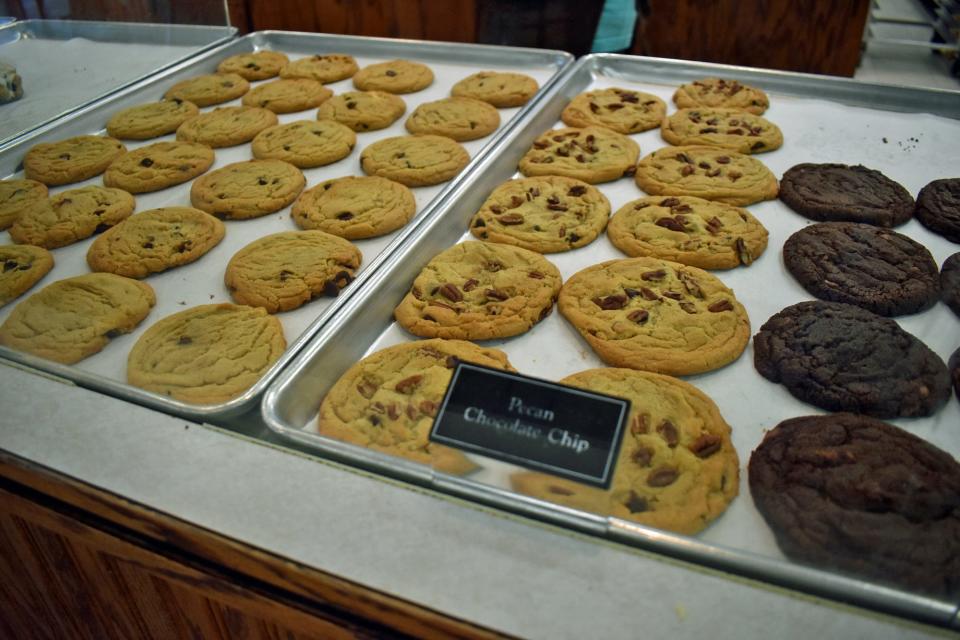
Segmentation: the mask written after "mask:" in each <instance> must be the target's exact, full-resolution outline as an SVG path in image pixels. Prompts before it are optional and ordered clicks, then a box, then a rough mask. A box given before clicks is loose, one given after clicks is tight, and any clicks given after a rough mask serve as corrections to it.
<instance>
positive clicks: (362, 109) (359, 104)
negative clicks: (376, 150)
mask: <svg viewBox="0 0 960 640" xmlns="http://www.w3.org/2000/svg"><path fill="white" fill-rule="evenodd" d="M406 110H407V103H406V102H404V101H403V98H401V97H399V96H395V95H393V94H392V93H387V92H386V91H347V92H345V93H341V94H338V95H335V96H333V97H332V98H330V99H329V100H327V101H326V102H324V103H323V104H322V105H320V108H319V109H318V110H317V119H318V120H336V121H337V122H339V123H340V124H345V125H347V126H348V127H350V128H351V129H353V130H354V131H376V130H378V129H385V128H387V127H389V126H390V125H391V124H393V123H394V122H396V121H397V120H398V119H399V118H400V116H402V115H403V114H404V112H405V111H406Z"/></svg>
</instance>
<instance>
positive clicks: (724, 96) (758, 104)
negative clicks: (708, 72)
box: [673, 78, 770, 116]
mask: <svg viewBox="0 0 960 640" xmlns="http://www.w3.org/2000/svg"><path fill="white" fill-rule="evenodd" d="M673 102H674V103H675V104H676V105H677V108H678V109H687V108H691V107H720V108H724V109H738V110H740V111H747V112H749V113H755V114H757V115H758V116H759V115H762V114H763V112H764V111H766V110H767V107H769V106H770V99H769V98H767V94H765V93H764V92H763V91H761V90H760V89H757V88H756V87H751V86H750V85H746V84H741V83H740V82H738V81H737V80H728V79H725V78H704V79H702V80H694V81H693V82H690V83H688V84H684V85H681V86H680V88H679V89H677V91H676V92H675V93H674V94H673Z"/></svg>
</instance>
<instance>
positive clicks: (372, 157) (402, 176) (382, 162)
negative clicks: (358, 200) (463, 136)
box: [360, 135, 470, 187]
mask: <svg viewBox="0 0 960 640" xmlns="http://www.w3.org/2000/svg"><path fill="white" fill-rule="evenodd" d="M469 162H470V154H469V153H467V150H466V149H464V148H463V147H462V146H460V145H459V144H458V143H456V142H455V141H453V140H451V139H450V138H447V137H444V136H432V135H423V136H397V137H395V138H384V139H383V140H378V141H377V142H374V143H373V144H371V145H370V146H368V147H367V148H365V149H364V150H363V151H362V152H361V153H360V166H361V167H362V168H363V171H364V173H366V174H367V175H373V176H380V177H381V178H387V179H388V180H393V181H395V182H399V183H400V184H404V185H406V186H408V187H426V186H430V185H433V184H440V183H441V182H446V181H447V180H450V179H451V178H453V177H454V176H455V175H457V174H458V173H460V171H461V170H462V169H463V168H464V167H466V166H467V164H468V163H469Z"/></svg>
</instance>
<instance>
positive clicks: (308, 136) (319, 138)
mask: <svg viewBox="0 0 960 640" xmlns="http://www.w3.org/2000/svg"><path fill="white" fill-rule="evenodd" d="M356 144H357V134H355V133H354V132H353V130H352V129H350V128H349V127H346V126H344V125H342V124H340V123H339V122H334V121H333V120H320V121H319V122H316V121H313V120H297V121H296V122H288V123H287V124H280V125H277V126H275V127H270V128H269V129H266V130H264V131H261V132H260V133H258V134H257V137H256V138H254V139H253V157H254V158H259V159H261V160H268V159H269V160H283V161H285V162H289V163H290V164H292V165H293V166H295V167H299V168H301V169H309V168H311V167H322V166H324V165H327V164H330V163H332V162H336V161H337V160H342V159H343V158H346V157H347V156H348V155H350V152H351V151H353V147H354V145H356Z"/></svg>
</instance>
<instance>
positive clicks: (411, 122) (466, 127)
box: [405, 98, 500, 142]
mask: <svg viewBox="0 0 960 640" xmlns="http://www.w3.org/2000/svg"><path fill="white" fill-rule="evenodd" d="M405 126H406V127H407V131H409V132H410V133H414V134H417V133H433V134H436V135H438V136H446V137H448V138H451V139H453V140H456V141H457V142H464V141H466V140H476V139H477V138H483V137H484V136H488V135H490V134H491V133H493V132H494V131H496V130H497V127H499V126H500V113H499V112H498V111H497V109H496V107H494V106H492V105H489V104H487V103H486V102H483V101H481V100H474V99H473V98H444V99H443V100H436V101H434V102H424V103H423V104H421V105H420V106H419V107H417V108H416V109H415V110H414V112H413V113H411V114H410V117H409V118H407V122H406V125H405Z"/></svg>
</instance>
